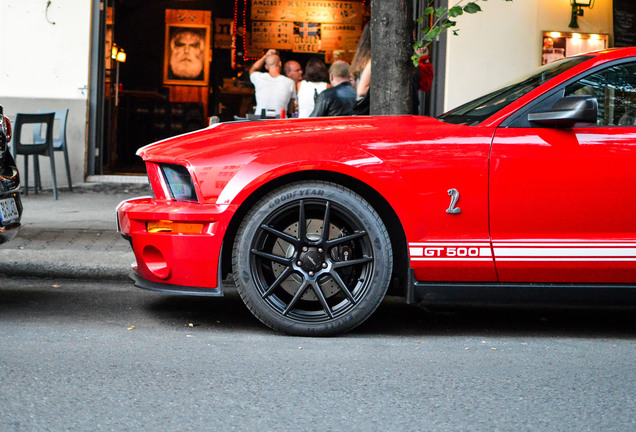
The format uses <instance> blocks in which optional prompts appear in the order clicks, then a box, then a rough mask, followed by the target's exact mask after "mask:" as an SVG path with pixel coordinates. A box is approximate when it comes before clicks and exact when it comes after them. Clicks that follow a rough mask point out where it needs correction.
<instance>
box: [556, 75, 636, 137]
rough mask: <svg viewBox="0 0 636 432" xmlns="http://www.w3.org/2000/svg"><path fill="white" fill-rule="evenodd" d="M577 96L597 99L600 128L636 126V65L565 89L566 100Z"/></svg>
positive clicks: (582, 79)
mask: <svg viewBox="0 0 636 432" xmlns="http://www.w3.org/2000/svg"><path fill="white" fill-rule="evenodd" d="M576 95H588V96H594V97H595V98H596V100H597V101H598V120H597V125H599V126H636V63H624V64H620V65H615V66H611V67H608V68H607V69H603V70H601V71H599V72H596V73H593V74H591V75H588V76H586V77H584V78H581V79H580V80H578V81H576V82H574V83H572V84H570V85H568V86H567V87H566V88H565V96H576Z"/></svg>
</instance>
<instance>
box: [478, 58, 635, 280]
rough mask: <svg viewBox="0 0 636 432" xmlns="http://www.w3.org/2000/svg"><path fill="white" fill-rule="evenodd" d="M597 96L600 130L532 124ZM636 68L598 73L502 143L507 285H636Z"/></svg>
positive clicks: (500, 195) (500, 229) (493, 181)
mask: <svg viewBox="0 0 636 432" xmlns="http://www.w3.org/2000/svg"><path fill="white" fill-rule="evenodd" d="M570 95H590V96H593V97H595V98H596V100H597V102H598V120H597V124H595V125H575V126H574V127H566V128H554V127H544V126H539V127H537V126H536V125H533V124H531V123H530V122H528V116H527V114H528V112H537V111H539V112H540V111H542V110H545V109H546V106H545V105H546V101H550V102H553V101H554V100H557V99H558V98H560V97H562V96H570ZM635 118H636V61H634V59H631V61H622V62H621V63H613V64H611V65H609V66H604V67H601V68H597V69H596V70H592V71H591V72H588V73H587V74H585V75H584V76H579V77H577V78H575V79H573V80H571V81H569V82H568V83H566V84H565V85H563V86H561V87H560V88H558V89H556V90H555V91H553V92H552V95H551V96H549V97H547V98H545V100H544V102H541V103H540V102H537V104H536V106H535V107H533V108H530V110H529V111H526V112H524V113H523V115H522V116H521V117H518V118H517V119H514V120H511V121H510V122H509V123H508V124H507V125H506V124H502V125H503V126H504V127H499V128H498V129H497V131H496V133H495V136H494V139H493V145H492V153H491V164H490V196H489V203H490V230H491V238H492V243H493V254H494V257H495V264H496V269H497V274H498V278H499V280H500V281H501V282H546V283H550V282H552V283H636V126H635Z"/></svg>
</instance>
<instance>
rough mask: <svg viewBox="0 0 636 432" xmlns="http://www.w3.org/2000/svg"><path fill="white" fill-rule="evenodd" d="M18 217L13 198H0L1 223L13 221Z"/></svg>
mask: <svg viewBox="0 0 636 432" xmlns="http://www.w3.org/2000/svg"><path fill="white" fill-rule="evenodd" d="M19 218H20V213H18V206H17V205H15V200H14V199H13V198H5V199H3V200H0V221H2V222H3V223H11V222H15V221H17V220H18V219H19Z"/></svg>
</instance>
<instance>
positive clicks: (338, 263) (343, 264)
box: [332, 257, 373, 269]
mask: <svg viewBox="0 0 636 432" xmlns="http://www.w3.org/2000/svg"><path fill="white" fill-rule="evenodd" d="M372 261H373V258H369V257H364V258H358V259H353V260H349V261H334V262H333V264H332V266H333V268H335V269H337V268H343V267H349V266H353V265H357V264H366V263H368V262H372Z"/></svg>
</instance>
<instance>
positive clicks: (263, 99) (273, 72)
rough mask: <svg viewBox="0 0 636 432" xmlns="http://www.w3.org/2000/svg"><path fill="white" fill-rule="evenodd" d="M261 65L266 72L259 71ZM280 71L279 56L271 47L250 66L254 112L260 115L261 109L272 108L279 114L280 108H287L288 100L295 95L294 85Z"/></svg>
mask: <svg viewBox="0 0 636 432" xmlns="http://www.w3.org/2000/svg"><path fill="white" fill-rule="evenodd" d="M263 65H265V69H266V70H267V72H266V73H265V72H259V70H260V69H261V68H262V67H263ZM281 71H282V64H281V61H280V57H279V56H278V54H276V50H273V49H270V50H269V51H267V53H265V55H264V56H263V57H261V58H260V59H258V60H257V61H256V62H255V63H254V64H253V65H252V67H251V68H250V81H252V84H254V88H255V91H256V110H254V114H256V115H261V112H262V110H273V111H274V112H275V113H276V115H280V114H281V111H282V110H287V108H288V106H289V102H290V101H291V99H292V98H293V97H294V96H295V95H296V86H295V84H294V81H292V80H291V79H289V78H287V77H286V76H285V75H283V74H282V73H281Z"/></svg>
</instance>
